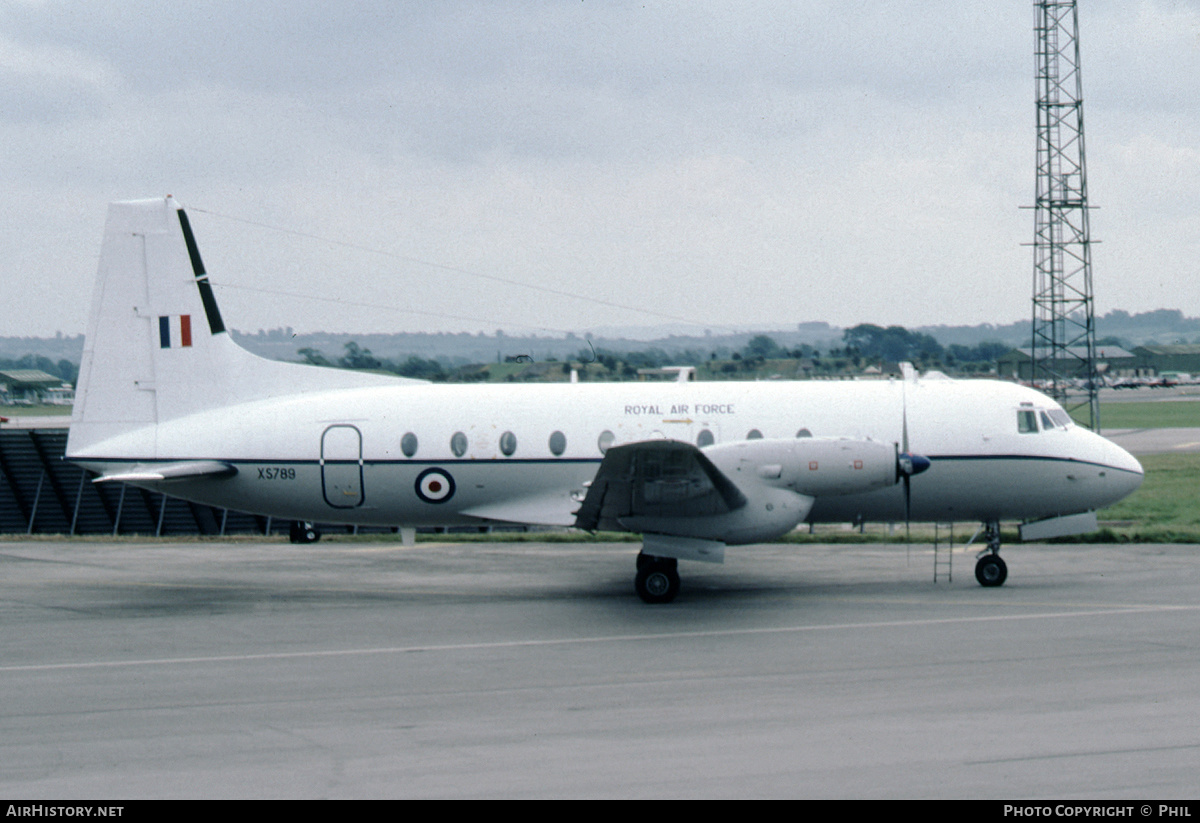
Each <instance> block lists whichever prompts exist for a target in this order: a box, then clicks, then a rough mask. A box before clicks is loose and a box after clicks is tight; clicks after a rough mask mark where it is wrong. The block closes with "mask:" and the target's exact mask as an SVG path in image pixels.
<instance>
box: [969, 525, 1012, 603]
mask: <svg viewBox="0 0 1200 823" xmlns="http://www.w3.org/2000/svg"><path fill="white" fill-rule="evenodd" d="M984 530H985V535H986V537H987V543H988V546H987V548H986V549H984V550H983V551H982V552H980V554H979V560H977V561H976V563H975V579H976V580H978V581H979V585H980V586H988V587H990V586H1003V585H1004V581H1005V580H1007V579H1008V565H1007V564H1006V563H1005V562H1004V560H1003V559H1002V558H1001V557H1000V524H999V523H998V522H997V521H994V520H993V521H991V522H989V523H985V524H984Z"/></svg>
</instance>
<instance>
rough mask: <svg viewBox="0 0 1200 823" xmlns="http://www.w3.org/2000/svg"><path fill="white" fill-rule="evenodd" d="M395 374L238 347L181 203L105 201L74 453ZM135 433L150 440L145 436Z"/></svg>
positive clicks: (74, 420) (389, 381)
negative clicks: (170, 423)
mask: <svg viewBox="0 0 1200 823" xmlns="http://www.w3.org/2000/svg"><path fill="white" fill-rule="evenodd" d="M397 382H413V381H404V380H403V379H402V378H389V377H384V376H379V375H372V374H362V373H359V372H346V371H339V370H334V369H321V368H316V367H310V366H303V365H300V364H296V363H280V362H276V361H271V360H265V359H263V358H260V357H258V356H256V355H253V354H251V353H249V352H247V351H246V350H245V349H242V348H241V347H240V346H238V345H237V344H236V343H234V342H233V340H232V339H230V337H229V334H228V333H227V332H226V330H225V323H224V321H223V319H222V318H221V312H220V310H219V309H218V308H217V301H216V298H215V297H214V295H213V290H212V286H211V284H210V283H209V281H208V274H207V272H205V270H204V264H203V262H202V261H201V259H200V251H199V248H198V247H197V245H196V239H195V237H194V235H193V234H192V228H191V224H190V223H189V222H188V218H187V214H186V213H185V212H184V211H183V209H182V208H181V207H180V206H179V204H178V203H176V202H175V200H174V199H173V198H171V197H166V198H159V199H155V200H135V201H129V202H123V203H112V204H110V205H109V210H108V219H107V222H106V223H105V228H104V243H103V246H102V247H101V251H100V266H99V269H98V271H97V275H96V286H95V291H94V293H93V296H92V307H91V316H90V318H89V320H88V327H87V337H86V339H85V342H84V348H83V360H82V362H81V364H80V368H79V383H78V385H77V387H76V391H75V408H74V410H73V413H72V416H71V434H70V438H69V440H68V443H67V454H68V455H69V456H78V455H83V454H85V453H87V452H92V451H95V450H96V447H97V446H98V445H99V444H101V443H110V445H111V441H112V440H113V438H120V437H123V436H124V435H128V434H130V433H132V432H134V431H139V430H143V429H146V428H147V427H153V426H154V425H155V424H157V423H161V422H165V421H167V420H173V419H176V418H179V417H183V416H186V415H188V414H193V413H196V412H200V411H205V410H208V409H213V408H219V407H221V406H226V405H232V404H235V403H241V402H247V401H251V400H261V399H264V398H268V397H274V396H282V395H287V394H296V393H301V392H309V391H321V390H326V389H337V388H353V387H361V386H370V385H381V384H386V385H395V384H396V383H397ZM136 439H137V440H138V442H139V444H140V445H139V446H138V449H139V450H144V449H145V448H146V445H145V444H146V443H147V442H148V438H147V437H143V436H139V437H138V438H136ZM118 450H119V449H118ZM143 456H147V457H148V456H152V455H143Z"/></svg>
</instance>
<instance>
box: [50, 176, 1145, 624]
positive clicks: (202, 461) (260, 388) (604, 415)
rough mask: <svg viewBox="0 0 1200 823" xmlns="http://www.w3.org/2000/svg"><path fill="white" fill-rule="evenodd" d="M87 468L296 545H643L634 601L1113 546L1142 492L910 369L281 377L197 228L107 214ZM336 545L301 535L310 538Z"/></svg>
mask: <svg viewBox="0 0 1200 823" xmlns="http://www.w3.org/2000/svg"><path fill="white" fill-rule="evenodd" d="M67 458H68V459H69V460H71V461H74V462H75V463H77V464H79V465H81V466H83V467H84V468H86V469H88V470H89V471H91V472H94V473H95V474H96V475H97V476H96V482H125V483H130V484H133V485H135V486H140V487H144V488H147V489H152V490H154V491H159V492H162V493H164V494H168V495H172V496H175V497H180V498H183V499H186V500H190V501H194V502H197V503H203V504H207V505H211V506H218V507H226V508H232V509H235V510H239V511H246V512H253V513H256V514H261V515H271V516H273V517H276V518H287V519H289V520H294V521H297V523H313V522H324V523H339V524H358V525H375V526H393V527H395V526H399V527H403V528H405V529H411V528H414V527H420V526H460V525H481V524H489V523H523V524H542V525H554V526H574V527H578V528H581V529H585V530H589V531H594V530H597V529H604V530H623V531H631V532H639V533H641V534H642V535H643V546H642V551H641V553H640V554H639V555H638V563H637V568H638V571H637V576H636V589H637V592H638V593H639V595H640V596H641V597H642V598H643V599H644V600H646V601H647V602H669V601H670V600H672V599H674V597H675V595H676V593H677V592H678V589H679V575H678V571H677V561H678V560H679V559H690V560H703V561H710V562H722V561H723V559H724V550H725V547H726V546H731V545H739V544H747V543H757V542H762V541H767V540H772V539H774V538H777V537H779V536H781V535H783V534H786V533H787V532H789V531H791V530H793V529H795V528H796V527H797V526H798V525H800V524H801V523H805V522H861V521H875V522H900V521H907V520H909V519H912V520H918V521H963V520H976V521H979V522H981V523H983V524H984V528H985V529H986V535H987V541H988V548H987V549H986V550H985V551H984V552H983V553H982V554H981V556H980V559H979V562H978V564H977V567H976V576H977V577H978V578H979V581H980V582H981V583H982V584H983V585H985V586H991V585H1000V584H1002V583H1003V582H1004V580H1005V578H1006V576H1007V570H1006V567H1005V564H1004V561H1003V560H1002V559H1001V558H1000V556H999V553H998V552H999V548H1000V537H999V534H1000V532H999V523H1000V521H1001V520H1020V521H1023V522H1024V523H1025V525H1024V526H1023V527H1022V530H1023V533H1022V537H1024V538H1026V539H1041V538H1044V537H1046V536H1050V535H1056V534H1074V533H1078V532H1080V531H1087V530H1089V529H1094V528H1095V527H1096V515H1095V512H1096V510H1097V509H1099V508H1101V507H1103V506H1106V505H1109V504H1111V503H1113V502H1115V501H1117V500H1120V499H1121V498H1123V497H1125V496H1126V495H1128V494H1129V493H1130V492H1132V491H1133V490H1134V489H1136V488H1137V487H1138V485H1139V484H1140V483H1141V482H1142V476H1143V475H1142V467H1141V465H1140V464H1139V463H1138V462H1137V460H1135V459H1134V458H1133V457H1132V456H1130V455H1129V454H1128V453H1127V452H1125V451H1124V450H1123V449H1121V448H1120V447H1118V446H1116V445H1115V444H1113V443H1111V442H1109V441H1107V440H1105V439H1104V438H1102V437H1099V436H1098V435H1096V434H1094V433H1092V432H1090V431H1087V430H1085V429H1083V428H1080V427H1078V426H1076V425H1074V424H1073V423H1072V422H1071V420H1070V418H1069V417H1068V416H1067V414H1066V413H1065V412H1064V411H1063V409H1062V408H1061V407H1060V406H1059V405H1058V404H1057V403H1055V402H1054V401H1053V400H1051V399H1050V398H1048V397H1046V396H1045V395H1042V394H1040V393H1038V392H1036V391H1033V390H1031V389H1028V388H1024V387H1021V386H1018V385H1015V384H1011V383H1002V382H995V381H986V380H968V381H958V380H950V379H947V378H945V377H944V376H940V375H936V374H930V375H926V376H924V377H918V376H917V375H916V373H915V372H914V371H913V370H912V369H911V367H910V368H908V369H906V371H905V375H904V377H903V378H902V379H893V380H883V381H847V382H827V381H795V382H792V381H771V382H755V383H745V382H741V383H735V382H710V383H704V382H684V381H675V382H656V383H607V384H595V383H590V384H582V383H563V384H547V385H525V386H509V385H432V384H428V383H425V382H424V381H419V380H410V379H404V378H398V377H389V376H383V375H375V374H367V373H362V372H352V371H344V370H337V369H328V368H321V367H317V366H307V365H301V364H296V363H281V362H275V361H270V360H265V359H263V358H260V357H257V356H255V355H252V354H250V353H249V352H247V351H245V350H244V349H242V348H240V347H239V346H238V345H237V344H235V343H234V342H233V340H232V339H230V336H229V334H228V333H227V332H226V329H225V324H224V322H223V321H222V319H221V314H220V312H219V311H218V308H217V304H216V301H215V299H214V297H213V291H212V287H211V286H210V284H209V280H208V275H207V274H206V273H205V270H204V266H203V264H202V263H201V260H200V253H199V251H198V249H197V246H196V241H195V239H194V237H193V235H192V231H191V228H190V226H189V223H188V219H187V215H186V214H185V212H184V211H183V210H182V209H181V208H180V207H179V205H177V203H176V202H175V201H174V200H173V199H171V198H170V197H168V198H165V199H156V200H143V201H133V202H126V203H114V204H112V205H111V206H110V208H109V213H108V220H107V224H106V228H105V237H104V245H103V248H102V251H101V257H100V266H99V272H98V275H97V282H96V288H95V296H94V298H93V303H92V310H91V318H90V320H89V324H88V329H87V338H86V345H85V346H84V353H83V362H82V365H81V368H80V374H79V385H78V390H77V394H76V401H75V408H74V413H73V415H72V419H71V432H70V437H69V440H68V443H67ZM306 537H307V538H309V539H314V538H315V535H314V534H313V532H311V531H307V530H305V531H297V530H296V529H295V528H294V529H293V539H297V540H300V539H305V538H306Z"/></svg>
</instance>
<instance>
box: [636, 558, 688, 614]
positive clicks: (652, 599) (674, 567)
mask: <svg viewBox="0 0 1200 823" xmlns="http://www.w3.org/2000/svg"><path fill="white" fill-rule="evenodd" d="M634 588H636V589H637V593H638V597H640V598H642V600H644V601H645V602H647V603H670V602H671V601H672V600H674V599H675V595H677V594H679V561H678V560H676V559H675V558H674V557H656V556H654V555H652V554H646V553H645V552H639V553H638V556H637V577H636V578H635V579H634Z"/></svg>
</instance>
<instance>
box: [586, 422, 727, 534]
mask: <svg viewBox="0 0 1200 823" xmlns="http://www.w3.org/2000/svg"><path fill="white" fill-rule="evenodd" d="M746 502H747V501H746V496H745V495H744V494H742V492H741V491H740V490H739V489H738V487H737V486H736V485H734V484H733V482H732V481H730V480H729V478H728V477H726V476H725V475H724V474H722V473H721V471H720V469H718V468H717V467H716V466H714V465H713V463H712V461H710V460H709V459H708V458H707V457H705V456H704V453H703V452H701V451H700V449H699V448H697V447H696V446H693V445H692V444H690V443H682V442H679V441H677V440H648V441H644V442H640V443H628V444H625V445H623V446H614V447H612V448H610V449H609V450H608V452H607V453H606V454H605V455H604V460H603V461H602V462H601V463H600V469H599V470H598V471H597V472H596V477H595V478H594V479H593V480H592V482H591V485H590V486H589V487H588V491H587V495H586V497H585V498H584V500H583V505H582V506H580V508H579V510H578V511H577V512H576V513H575V526H576V527H578V528H580V529H584V530H586V531H597V530H605V531H623V530H624V529H625V528H626V526H625V525H624V524H623V523H622V521H623V520H627V519H628V518H644V517H652V518H683V517H698V516H706V515H719V514H727V513H729V512H732V511H735V510H737V509H740V508H742V507H743V506H745V505H746Z"/></svg>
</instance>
